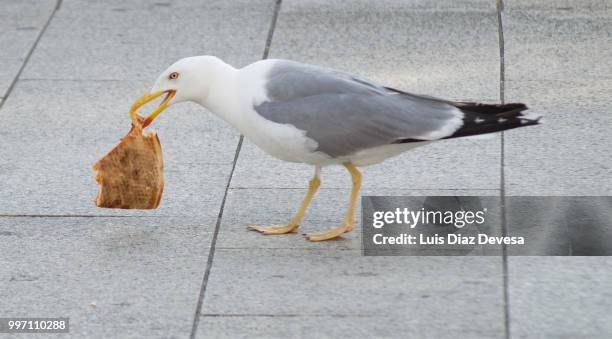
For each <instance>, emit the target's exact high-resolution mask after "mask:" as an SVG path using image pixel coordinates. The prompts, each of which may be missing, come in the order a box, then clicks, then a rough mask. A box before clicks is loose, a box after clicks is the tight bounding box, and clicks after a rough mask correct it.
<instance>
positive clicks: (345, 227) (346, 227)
mask: <svg viewBox="0 0 612 339" xmlns="http://www.w3.org/2000/svg"><path fill="white" fill-rule="evenodd" d="M352 229H353V224H352V223H345V224H342V225H341V226H340V227H338V228H334V229H333V230H329V231H327V232H321V233H310V234H305V235H304V236H305V237H306V239H307V240H310V241H315V242H316V241H325V240H330V239H333V238H336V237H339V236H341V235H342V234H344V233H346V232H349V231H351V230H352Z"/></svg>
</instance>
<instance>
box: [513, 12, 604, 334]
mask: <svg viewBox="0 0 612 339" xmlns="http://www.w3.org/2000/svg"><path fill="white" fill-rule="evenodd" d="M611 17H612V12H611V11H610V6H609V4H607V3H606V2H605V1H569V0H568V1H561V2H555V3H550V2H545V1H508V2H507V4H506V10H505V12H504V16H503V20H504V35H505V37H506V78H507V79H508V81H507V82H506V100H507V101H523V102H526V103H527V104H529V106H530V107H532V110H533V111H534V112H536V113H538V114H542V115H544V117H545V119H546V122H545V124H544V125H542V126H538V127H534V128H528V129H521V130H518V131H516V132H515V133H514V134H506V135H505V137H504V140H505V142H504V144H505V164H506V168H505V173H506V179H505V182H506V187H505V188H506V192H507V194H508V195H561V196H566V195H610V194H611V193H612V186H611V184H610V183H611V182H612V181H611V180H610V179H611V177H610V169H611V168H612V161H611V160H610V157H609V156H605V155H604V154H608V153H609V148H610V144H611V143H612V139H611V136H610V133H609V131H608V130H607V126H610V124H611V123H612V116H611V115H610V114H609V106H610V99H609V95H608V94H607V92H609V90H608V89H609V88H610V81H611V79H612V72H611V71H610V69H609V68H606V67H605V66H604V65H605V64H604V63H602V62H604V60H609V59H610V57H612V49H610V48H609V44H608V43H607V41H608V40H609V39H608V38H607V37H609V35H610V33H611V32H612V25H611V24H610V18H611ZM555 231H556V230H555ZM611 263H612V261H611V260H610V259H609V258H608V257H588V258H587V257H573V258H563V257H509V258H508V294H509V313H510V334H511V337H512V338H526V337H533V336H534V335H537V336H541V337H590V338H606V337H609V336H610V335H611V334H612V328H610V326H609V323H610V317H609V316H608V312H607V311H605V310H607V309H609V308H610V303H609V300H610V296H609V295H608V294H609V293H608V292H607V289H606V288H605V287H604V286H603V284H605V283H606V282H607V281H609V279H610V277H609V275H610V273H609V272H610V271H611V270H610V265H611ZM568 319H571V321H570V322H568Z"/></svg>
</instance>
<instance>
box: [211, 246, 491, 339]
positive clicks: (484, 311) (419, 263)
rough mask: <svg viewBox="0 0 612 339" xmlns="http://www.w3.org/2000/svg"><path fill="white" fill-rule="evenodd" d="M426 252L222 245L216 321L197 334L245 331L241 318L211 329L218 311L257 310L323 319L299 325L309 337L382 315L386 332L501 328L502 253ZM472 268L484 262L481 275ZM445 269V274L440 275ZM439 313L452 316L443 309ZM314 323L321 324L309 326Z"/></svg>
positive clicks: (371, 330)
mask: <svg viewBox="0 0 612 339" xmlns="http://www.w3.org/2000/svg"><path fill="white" fill-rule="evenodd" d="M423 259H424V258H417V257H402V258H393V259H392V260H391V259H389V258H386V257H377V258H375V257H360V256H357V255H351V254H346V253H342V252H332V253H329V252H327V251H304V250H296V249H290V250H269V249H258V250H253V249H252V250H250V251H248V252H245V251H242V250H217V253H216V258H215V260H216V261H217V264H218V265H215V266H214V267H213V272H212V274H211V280H209V282H208V284H209V287H208V288H209V289H210V290H209V292H208V293H209V294H208V302H207V303H205V305H204V309H203V317H204V318H205V319H206V320H205V321H208V318H214V319H213V321H214V322H215V323H216V324H215V323H213V325H215V326H213V327H211V328H207V327H205V326H202V327H201V332H200V333H199V334H200V335H202V337H211V336H216V335H220V336H225V337H232V336H234V335H236V336H241V335H242V336H244V335H246V333H245V332H244V329H241V328H238V327H235V325H229V326H227V328H226V330H234V331H235V332H229V331H228V332H211V331H214V330H215V329H219V328H220V327H219V326H220V324H219V320H218V318H225V319H226V321H227V322H233V321H236V320H237V321H238V324H241V323H247V324H248V323H250V322H252V321H253V319H254V318H255V319H256V318H258V317H265V316H266V315H277V316H278V318H277V319H275V320H276V321H278V320H281V321H282V320H285V321H288V322H290V321H295V320H296V318H297V319H298V320H299V319H308V318H309V317H313V316H314V317H319V318H322V319H320V321H319V324H318V326H313V325H312V320H309V321H307V322H306V323H304V322H300V324H301V326H299V327H297V326H296V327H297V328H296V331H297V333H303V334H304V336H306V337H316V333H333V332H334V331H337V330H338V329H335V330H333V329H331V328H333V327H335V319H336V318H341V319H344V322H345V324H344V326H352V325H349V324H355V323H362V324H363V323H369V324H374V323H377V320H378V319H380V318H382V320H379V321H380V323H377V325H384V324H385V323H395V324H394V325H393V328H394V329H395V331H386V332H383V333H386V334H388V335H389V336H391V337H405V336H406V335H410V334H412V335H413V336H416V335H417V334H418V333H422V334H425V336H428V337H429V336H431V337H435V336H436V333H439V334H441V335H442V334H443V335H444V336H455V337H456V336H457V335H458V336H461V337H463V336H465V337H478V336H483V335H484V336H486V337H492V338H494V337H502V336H503V324H502V320H503V303H502V300H500V294H501V293H502V289H501V286H500V285H499V283H498V282H499V280H500V279H501V274H502V271H501V266H500V265H499V264H500V263H501V259H500V258H497V261H493V260H489V259H490V258H484V257H480V258H460V257H455V258H447V257H444V258H427V259H425V260H423ZM246 260H248V262H249V263H251V264H250V265H249V267H250V269H243V268H242V265H241V264H240V263H244V262H245V261H246ZM474 270H478V272H479V274H478V275H477V276H475V275H473V272H474ZM441 271H443V272H445V277H446V278H445V279H440V275H439V274H440V272H441ZM468 276H469V278H467V277H468ZM424 281H427V282H428V283H426V284H424V283H423V282H424ZM389 286H393V288H389ZM451 299H452V302H449V300H451ZM441 313H444V314H452V315H453V316H452V318H450V317H447V316H444V317H440V314H441ZM240 316H242V317H240ZM346 322H348V323H349V324H346ZM309 323H310V324H309ZM204 324H206V322H204ZM273 324H274V323H272V325H273ZM344 326H343V327H344ZM311 327H315V328H317V329H316V330H315V331H314V333H312V334H310V333H307V332H308V331H309V328H311ZM441 327H444V328H445V329H447V330H448V331H446V330H444V329H442V328H441ZM221 328H223V327H221ZM358 328H362V329H364V330H365V332H361V333H360V334H359V335H358V336H359V337H368V336H375V337H379V336H383V335H382V333H377V332H376V327H375V326H372V327H367V328H366V327H365V326H363V325H361V327H359V326H358ZM435 328H438V329H439V332H438V331H436V330H433V329H435ZM429 329H432V330H433V331H430V330H429ZM266 331H267V334H268V335H270V336H273V337H279V336H282V333H283V331H286V330H285V329H284V327H280V328H279V329H275V328H274V327H268V328H267V329H266ZM297 333H296V334H297ZM296 334H294V336H295V335H296ZM324 336H325V335H324Z"/></svg>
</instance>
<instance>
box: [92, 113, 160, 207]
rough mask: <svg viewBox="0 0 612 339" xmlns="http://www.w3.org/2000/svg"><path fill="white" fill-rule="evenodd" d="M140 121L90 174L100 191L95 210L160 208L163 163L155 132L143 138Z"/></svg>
mask: <svg viewBox="0 0 612 339" xmlns="http://www.w3.org/2000/svg"><path fill="white" fill-rule="evenodd" d="M140 122H141V120H140V121H139V120H136V119H135V120H134V124H133V125H132V129H131V130H130V131H129V132H128V134H127V135H126V136H125V137H123V138H122V139H121V141H120V142H119V144H117V146H115V147H114V148H113V149H112V150H110V151H109V152H108V153H107V154H106V155H105V156H104V157H102V158H101V159H100V160H98V161H96V163H95V164H94V165H93V170H94V171H95V172H96V182H97V183H98V184H99V185H100V191H99V192H98V195H97V197H96V206H98V207H107V208H135V209H152V208H157V206H159V202H160V201H161V196H162V191H163V189H164V177H163V170H164V161H163V157H162V151H161V144H160V143H159V139H158V138H157V134H156V133H155V132H151V133H148V134H144V133H143V131H142V126H141V125H140Z"/></svg>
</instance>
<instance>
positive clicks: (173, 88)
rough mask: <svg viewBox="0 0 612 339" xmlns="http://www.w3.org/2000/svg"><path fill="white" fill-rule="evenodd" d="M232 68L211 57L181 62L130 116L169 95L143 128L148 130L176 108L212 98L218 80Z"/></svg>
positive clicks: (169, 68) (174, 66)
mask: <svg viewBox="0 0 612 339" xmlns="http://www.w3.org/2000/svg"><path fill="white" fill-rule="evenodd" d="M228 67H229V68H231V66H229V65H228V64H226V63H225V62H223V61H222V60H221V59H219V58H217V57H214V56H209V55H203V56H194V57H189V58H184V59H181V60H179V61H177V62H175V63H174V64H172V65H171V66H170V67H168V68H167V69H166V70H165V71H163V72H162V73H161V74H160V76H159V77H158V78H157V80H156V81H155V84H154V85H153V88H152V89H151V92H150V93H147V94H145V95H143V96H142V97H140V98H138V99H137V100H136V101H135V102H134V104H133V105H132V108H131V110H130V112H136V110H137V109H138V108H140V107H142V106H143V105H145V104H146V103H148V102H150V101H152V100H154V99H155V98H157V97H160V96H162V95H164V94H165V95H166V96H165V97H164V99H163V101H162V102H161V103H160V104H159V106H157V108H156V109H155V110H154V111H153V112H151V113H150V114H149V116H148V117H147V118H146V120H145V122H144V123H143V126H147V125H148V124H150V123H151V121H153V119H155V117H156V116H157V115H158V114H159V113H161V112H162V111H163V110H165V109H166V108H168V107H169V106H171V105H173V104H176V103H179V102H183V101H195V102H201V101H202V100H204V99H205V98H206V97H207V96H208V93H209V91H210V85H211V84H212V83H213V82H214V80H215V77H217V76H219V75H220V73H221V71H222V70H225V69H227V68H228Z"/></svg>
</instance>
